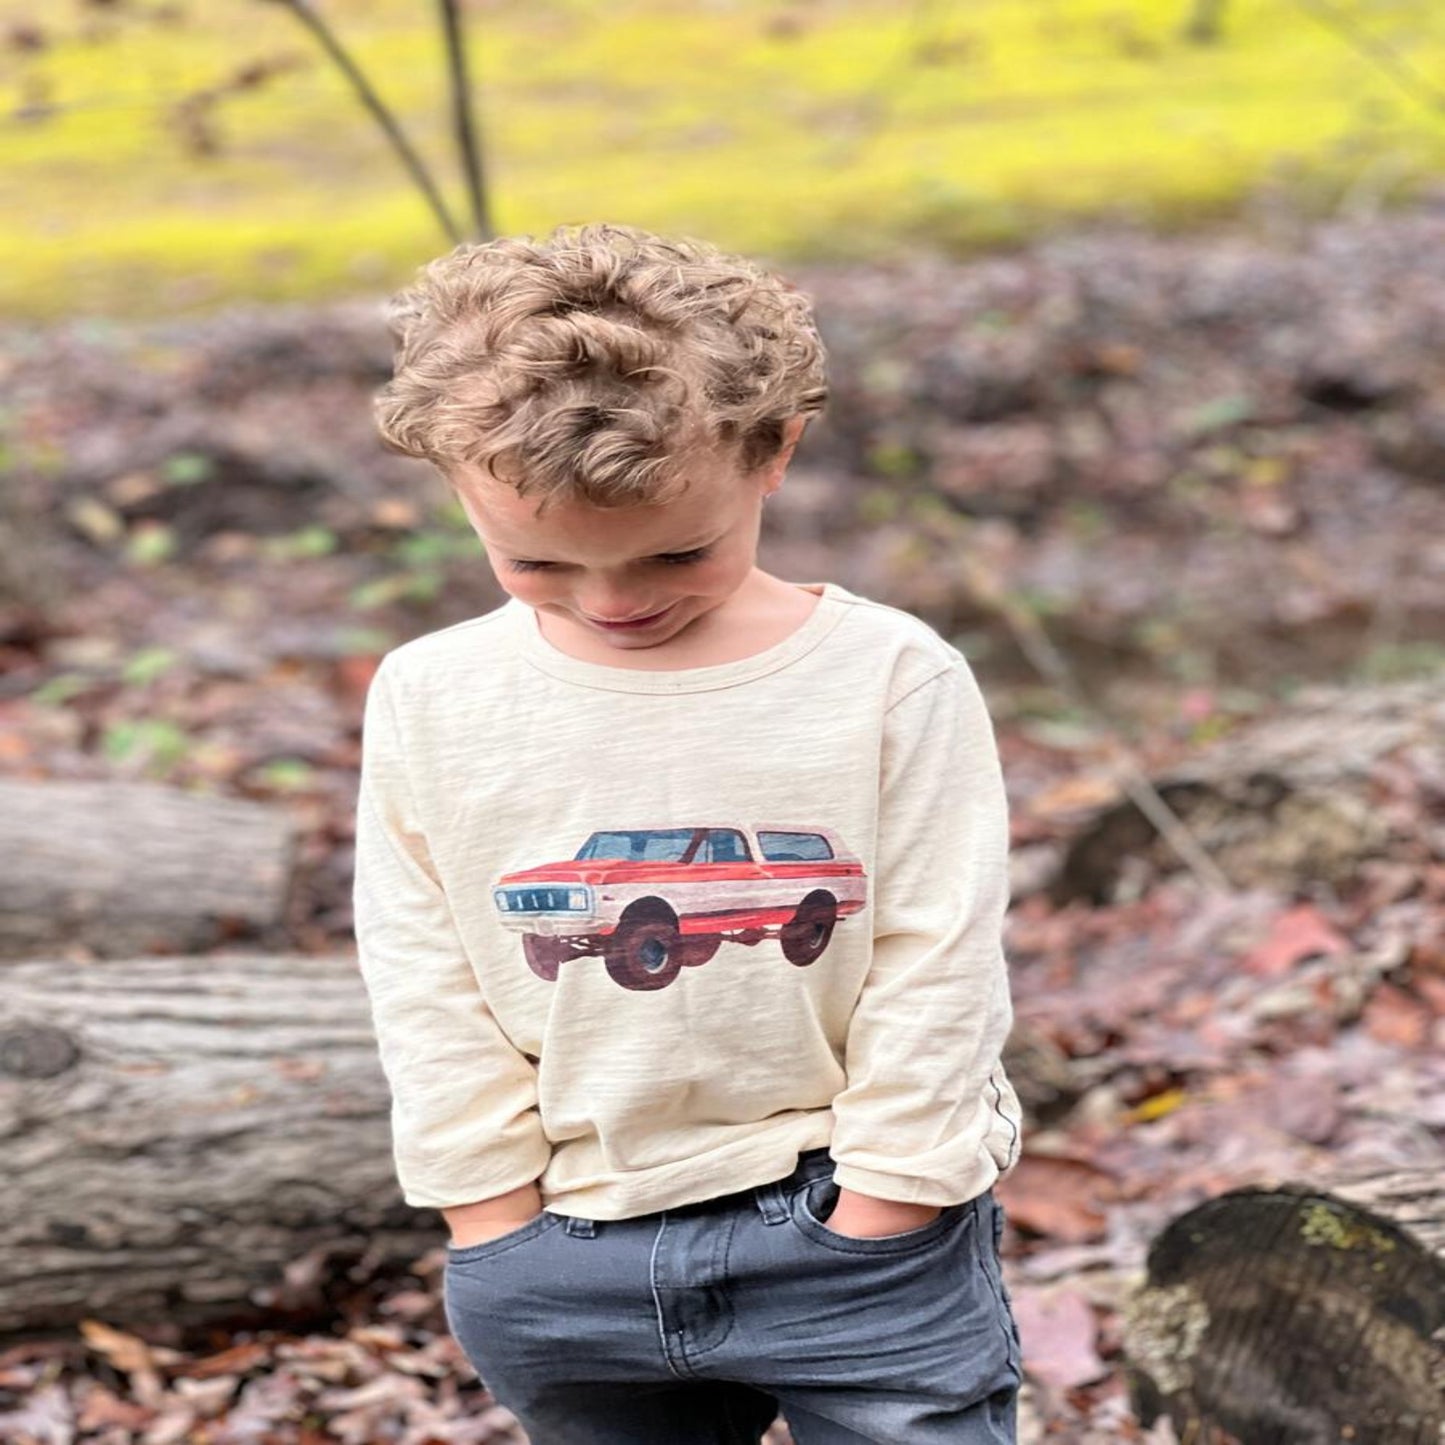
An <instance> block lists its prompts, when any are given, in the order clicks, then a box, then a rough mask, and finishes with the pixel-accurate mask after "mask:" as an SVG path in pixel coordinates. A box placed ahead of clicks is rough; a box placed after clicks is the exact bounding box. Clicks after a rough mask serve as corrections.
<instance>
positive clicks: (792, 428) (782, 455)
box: [768, 416, 808, 480]
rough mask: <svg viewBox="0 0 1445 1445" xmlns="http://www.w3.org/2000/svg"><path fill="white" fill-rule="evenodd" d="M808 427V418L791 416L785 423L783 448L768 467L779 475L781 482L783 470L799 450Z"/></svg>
mask: <svg viewBox="0 0 1445 1445" xmlns="http://www.w3.org/2000/svg"><path fill="white" fill-rule="evenodd" d="M807 425H808V418H807V417H805V416H791V417H789V418H788V419H787V421H785V422H784V423H783V448H782V450H781V451H780V452H779V453H778V454H777V456H775V457H774V458H773V460H772V462H771V464H770V465H769V467H768V470H769V471H770V472H774V473H776V474H777V476H778V478H779V480H781V479H782V473H783V469H784V468H785V467H786V466H787V465H788V463H789V462H790V461H791V460H792V459H793V452H794V451H795V450H796V449H797V445H798V442H799V441H800V440H801V439H802V436H803V431H804V429H805V428H806V427H807Z"/></svg>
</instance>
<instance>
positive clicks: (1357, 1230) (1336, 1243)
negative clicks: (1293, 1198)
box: [1300, 1202, 1395, 1254]
mask: <svg viewBox="0 0 1445 1445" xmlns="http://www.w3.org/2000/svg"><path fill="white" fill-rule="evenodd" d="M1300 1236H1301V1238H1302V1239H1303V1240H1304V1241H1305V1243H1306V1244H1313V1245H1322V1246H1325V1247H1327V1248H1330V1249H1365V1250H1370V1251H1371V1252H1373V1253H1375V1254H1391V1253H1393V1252H1394V1249H1395V1241H1394V1240H1393V1239H1391V1238H1390V1237H1389V1236H1388V1235H1387V1234H1384V1233H1382V1232H1381V1231H1380V1230H1378V1229H1375V1228H1374V1227H1373V1226H1372V1225H1370V1224H1369V1223H1367V1222H1366V1221H1365V1220H1363V1219H1350V1218H1347V1217H1346V1216H1345V1215H1344V1214H1343V1213H1342V1212H1341V1211H1339V1210H1338V1209H1332V1208H1331V1207H1330V1206H1329V1205H1327V1204H1324V1203H1318V1202H1317V1203H1313V1204H1310V1205H1308V1206H1306V1208H1305V1209H1304V1210H1303V1211H1302V1214H1301V1217H1300Z"/></svg>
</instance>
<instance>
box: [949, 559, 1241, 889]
mask: <svg viewBox="0 0 1445 1445" xmlns="http://www.w3.org/2000/svg"><path fill="white" fill-rule="evenodd" d="M959 562H960V565H961V567H962V569H963V573H964V578H965V581H966V582H967V583H968V586H969V588H970V589H971V590H972V591H973V592H974V594H975V595H976V596H977V597H979V598H980V599H981V600H982V601H985V602H987V603H988V604H989V605H991V606H992V607H993V608H994V609H995V610H996V611H997V612H998V613H999V614H1000V615H1001V616H1002V617H1003V619H1004V622H1005V624H1006V625H1007V626H1008V629H1009V631H1010V632H1011V633H1012V634H1013V637H1014V641H1015V642H1017V643H1018V645H1019V650H1020V651H1021V652H1022V653H1023V654H1024V656H1025V657H1027V658H1028V660H1029V661H1030V662H1031V663H1032V664H1033V666H1034V668H1035V669H1036V670H1037V671H1038V672H1039V674H1040V675H1041V676H1043V677H1045V678H1047V679H1048V680H1049V682H1051V683H1052V684H1053V685H1054V686H1055V687H1056V688H1058V689H1059V691H1060V692H1062V693H1063V694H1064V695H1065V696H1066V697H1067V698H1068V699H1069V701H1070V702H1071V703H1073V704H1074V706H1075V707H1077V708H1078V709H1079V710H1080V711H1082V712H1083V713H1085V714H1086V715H1087V716H1088V717H1090V718H1091V719H1092V720H1093V721H1094V722H1095V723H1097V724H1098V725H1099V726H1101V727H1102V728H1103V730H1104V733H1105V736H1106V737H1107V738H1108V740H1109V744H1110V748H1111V750H1112V752H1113V756H1114V762H1115V764H1116V765H1117V767H1118V768H1119V774H1120V777H1119V781H1120V783H1121V785H1122V786H1123V789H1124V792H1125V793H1126V794H1127V796H1128V798H1129V801H1130V802H1131V803H1133V804H1134V806H1135V807H1136V808H1138V810H1139V811H1140V812H1141V813H1143V815H1144V816H1145V817H1146V818H1147V819H1148V820H1149V821H1150V822H1151V823H1152V824H1153V825H1154V826H1155V828H1157V829H1158V831H1159V835H1160V837H1162V838H1163V839H1164V841H1165V842H1166V843H1167V844H1168V845H1169V846H1170V847H1171V848H1172V849H1173V850H1174V851H1175V853H1176V854H1178V856H1179V858H1180V859H1181V861H1182V862H1183V863H1184V865H1185V866H1186V867H1187V868H1188V869H1189V870H1190V871H1191V872H1192V873H1193V874H1194V875H1195V877H1196V878H1198V879H1199V881H1200V882H1201V883H1203V884H1204V886H1205V887H1206V888H1207V889H1209V890H1211V891H1213V892H1216V893H1232V892H1233V891H1234V886H1233V884H1231V883H1230V881H1229V879H1228V878H1226V877H1225V875H1224V873H1223V872H1222V871H1221V869H1220V867H1219V865H1218V864H1217V863H1216V862H1215V861H1214V859H1213V858H1211V857H1210V856H1209V854H1208V853H1207V852H1206V851H1205V849H1204V846H1203V845H1202V844H1201V843H1200V842H1199V840H1198V839H1197V838H1196V837H1195V836H1194V834H1193V833H1192V832H1191V831H1190V830H1189V827H1188V826H1187V825H1186V824H1185V822H1184V821H1183V819H1181V818H1180V816H1179V815H1178V814H1177V813H1176V812H1175V811H1174V809H1173V808H1171V807H1170V806H1169V804H1168V803H1166V802H1165V801H1164V799H1163V797H1162V795H1161V794H1160V792H1159V790H1158V789H1157V788H1156V787H1155V786H1154V784H1153V783H1151V782H1150V781H1149V777H1148V774H1147V773H1145V771H1144V769H1143V768H1142V767H1141V766H1140V765H1139V760H1138V758H1137V757H1136V756H1135V754H1134V751H1133V749H1132V748H1130V747H1129V745H1128V743H1126V742H1125V741H1124V739H1123V738H1122V737H1121V736H1120V735H1119V732H1118V730H1117V729H1116V728H1115V727H1114V726H1113V724H1112V722H1111V721H1110V720H1109V719H1108V718H1107V717H1105V716H1104V715H1103V713H1102V712H1101V711H1100V710H1099V709H1098V708H1097V707H1095V706H1094V704H1093V703H1092V702H1090V700H1089V699H1088V697H1087V696H1085V694H1084V691H1083V689H1082V688H1081V687H1080V686H1079V683H1078V681H1077V679H1076V678H1075V677H1074V673H1073V669H1072V668H1071V667H1070V666H1069V664H1068V661H1067V660H1066V659H1065V657H1064V655H1063V654H1062V653H1061V652H1060V651H1059V649H1058V648H1057V647H1056V646H1055V645H1054V642H1053V639H1052V638H1051V637H1050V636H1049V635H1048V633H1047V632H1045V630H1044V627H1043V624H1042V623H1041V622H1040V621H1039V620H1038V618H1037V617H1036V616H1034V614H1033V613H1032V612H1030V611H1029V610H1028V609H1027V608H1025V607H1022V606H1020V605H1019V603H1018V602H1017V600H1016V599H1014V598H1012V597H1009V596H1008V595H1007V594H1006V593H1005V592H1004V590H1003V589H1002V588H1001V587H1000V586H998V584H997V583H996V581H995V580H994V578H993V577H992V576H991V575H989V574H988V573H987V572H985V570H984V569H983V567H982V566H980V565H979V564H978V563H976V562H975V561H973V559H972V558H970V557H968V556H967V555H966V554H964V555H962V556H961V557H960V559H959Z"/></svg>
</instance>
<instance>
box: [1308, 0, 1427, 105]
mask: <svg viewBox="0 0 1445 1445" xmlns="http://www.w3.org/2000/svg"><path fill="white" fill-rule="evenodd" d="M1295 4H1297V5H1298V6H1299V8H1300V9H1301V10H1303V11H1304V12H1305V13H1306V14H1308V15H1312V16H1313V17H1314V18H1315V19H1316V20H1318V21H1319V22H1320V24H1321V25H1324V26H1326V27H1327V28H1329V29H1331V30H1334V31H1335V32H1336V33H1337V34H1339V35H1340V36H1341V37H1342V38H1343V39H1344V41H1345V43H1346V44H1347V45H1348V46H1350V47H1351V49H1353V50H1357V51H1359V52H1360V53H1361V54H1362V55H1363V56H1364V57H1365V58H1366V59H1367V60H1369V61H1370V62H1371V63H1372V64H1374V65H1375V66H1377V67H1378V68H1379V69H1380V70H1383V71H1384V72H1385V74H1386V75H1388V76H1389V77H1390V79H1391V80H1393V81H1394V82H1395V84H1396V85H1398V86H1399V87H1400V89H1401V90H1403V91H1404V92H1405V93H1406V94H1407V95H1409V96H1411V97H1412V98H1413V99H1415V100H1418V101H1419V102H1420V103H1421V104H1422V105H1424V106H1427V107H1428V108H1429V109H1431V110H1434V111H1445V91H1440V90H1437V89H1436V88H1435V87H1434V86H1432V85H1431V84H1430V82H1429V81H1428V80H1426V79H1425V78H1424V77H1423V76H1422V75H1420V74H1418V73H1417V72H1416V71H1414V70H1412V69H1411V67H1410V65H1409V63H1408V62H1407V61H1406V60H1405V59H1404V58H1403V57H1402V56H1401V55H1400V53H1399V51H1397V50H1396V49H1395V48H1394V46H1392V45H1389V44H1387V43H1386V42H1385V41H1383V40H1377V39H1376V38H1375V37H1374V36H1373V35H1366V34H1365V32H1364V31H1363V30H1361V29H1360V28H1359V27H1358V26H1357V25H1355V23H1354V22H1353V21H1352V20H1351V19H1350V18H1349V16H1347V15H1344V14H1342V13H1341V12H1340V11H1339V10H1338V9H1336V8H1335V6H1334V5H1332V4H1329V3H1328V0H1295Z"/></svg>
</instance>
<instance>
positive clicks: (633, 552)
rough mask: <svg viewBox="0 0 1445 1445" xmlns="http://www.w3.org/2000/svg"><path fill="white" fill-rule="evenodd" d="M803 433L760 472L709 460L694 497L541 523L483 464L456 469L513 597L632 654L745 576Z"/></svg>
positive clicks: (569, 507)
mask: <svg viewBox="0 0 1445 1445" xmlns="http://www.w3.org/2000/svg"><path fill="white" fill-rule="evenodd" d="M801 430H802V422H801V420H798V421H795V422H794V423H792V424H790V425H789V427H788V429H787V433H786V437H785V445H784V448H783V451H782V453H781V454H780V455H779V457H778V458H777V459H776V460H775V461H774V462H772V463H769V464H768V465H767V466H765V467H763V468H761V469H760V470H759V471H757V472H754V473H752V474H751V475H749V474H747V473H743V472H741V471H740V470H739V469H738V468H737V465H736V463H735V462H733V461H732V460H731V459H730V458H727V457H724V456H721V455H716V454H715V455H710V456H709V457H707V458H706V459H705V460H703V461H700V462H699V463H698V464H697V465H696V466H695V467H694V468H693V470H691V471H690V472H689V473H688V477H689V482H690V485H689V486H688V488H687V490H686V491H685V492H683V493H682V494H681V496H679V497H678V498H677V499H676V500H675V501H671V502H667V503H663V504H660V505H646V506H635V507H594V506H591V505H587V504H582V503H576V502H567V503H562V502H554V503H552V505H551V506H549V507H548V509H547V511H546V512H545V513H544V514H543V515H542V516H541V517H538V516H537V514H536V502H535V500H534V499H533V498H523V497H520V496H519V495H518V494H517V492H516V491H515V490H514V489H513V488H511V487H509V486H508V485H506V484H505V483H504V482H498V481H496V480H495V479H494V478H493V477H491V476H490V475H489V474H488V473H487V472H486V471H485V470H484V469H482V468H475V467H464V468H458V469H456V470H455V471H453V472H452V473H451V474H450V481H451V483H452V485H453V488H454V490H455V491H456V493H457V497H458V500H459V501H460V502H461V505H462V509H463V510H464V511H465V512H466V515H467V518H468V520H469V521H470V522H471V524H472V527H473V529H474V530H475V531H476V533H477V535H478V536H479V537H480V538H481V540H482V545H483V546H484V547H485V548H486V551H487V557H488V560H489V561H490V562H491V564H492V570H493V571H494V572H495V573H496V576H497V581H498V582H499V583H500V584H501V585H502V587H503V588H504V589H505V590H506V591H507V592H508V593H510V594H511V595H512V596H513V597H515V598H517V599H518V600H519V601H521V602H525V603H526V604H527V605H528V606H529V607H533V608H536V610H537V611H538V612H544V613H547V614H549V615H550V616H553V617H557V618H561V619H563V620H564V621H565V622H566V623H567V624H568V625H569V626H571V627H575V628H580V629H582V630H584V631H585V632H587V633H588V635H590V636H592V637H595V638H598V639H603V640H605V643H606V644H607V645H609V646H612V647H615V648H618V649H620V650H624V651H633V650H636V649H639V648H647V647H656V646H658V645H660V644H661V643H664V642H668V641H671V640H672V639H674V638H676V637H678V636H679V634H681V633H682V632H684V631H685V630H686V629H688V628H689V627H691V626H692V625H693V624H694V623H696V622H697V621H698V619H699V618H701V617H704V616H705V615H706V614H707V613H709V612H711V611H712V610H713V609H714V608H716V607H719V606H721V605H722V603H724V602H726V601H727V599H728V598H729V597H731V596H732V595H733V594H734V593H735V592H736V591H737V590H738V589H739V588H740V587H741V586H742V585H743V583H744V582H745V581H746V580H747V579H748V577H749V575H750V574H751V572H752V571H753V568H754V566H755V563H756V559H757V545H758V533H759V529H760V526H761V519H762V500H763V498H764V497H765V496H766V495H767V494H768V493H769V492H772V491H774V490H776V488H777V487H778V486H779V484H780V483H781V482H782V478H783V472H784V470H785V469H786V467H787V462H788V457H789V456H790V454H791V452H792V448H793V444H794V443H795V442H796V440H797V437H798V435H799V433H800V432H801ZM655 614H660V615H657V616H655V620H650V621H649V620H644V621H641V622H640V623H639V625H637V626H635V627H626V628H621V627H608V626H606V625H605V624H606V623H608V622H616V621H627V620H632V619H651V618H654V615H655Z"/></svg>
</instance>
